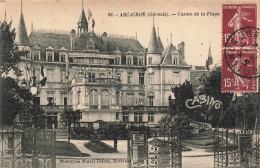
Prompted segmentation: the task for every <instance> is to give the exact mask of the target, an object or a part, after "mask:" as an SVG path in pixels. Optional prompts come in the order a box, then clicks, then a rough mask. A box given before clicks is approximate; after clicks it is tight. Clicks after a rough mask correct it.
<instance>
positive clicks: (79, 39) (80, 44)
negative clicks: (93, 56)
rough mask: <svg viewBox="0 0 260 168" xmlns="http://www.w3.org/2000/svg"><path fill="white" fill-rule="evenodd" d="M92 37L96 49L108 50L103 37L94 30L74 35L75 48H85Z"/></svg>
mask: <svg viewBox="0 0 260 168" xmlns="http://www.w3.org/2000/svg"><path fill="white" fill-rule="evenodd" d="M90 38H91V39H92V40H93V42H94V43H95V49H98V50H99V51H101V52H104V51H106V49H105V46H104V44H103V42H102V39H101V38H100V37H98V36H96V34H95V33H94V32H84V33H81V34H80V35H77V36H75V37H74V40H75V50H85V49H86V44H87V43H88V41H89V39H90Z"/></svg>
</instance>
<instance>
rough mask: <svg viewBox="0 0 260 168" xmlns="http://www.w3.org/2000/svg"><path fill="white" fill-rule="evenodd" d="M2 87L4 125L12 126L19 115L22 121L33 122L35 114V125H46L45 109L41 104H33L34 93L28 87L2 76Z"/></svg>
mask: <svg viewBox="0 0 260 168" xmlns="http://www.w3.org/2000/svg"><path fill="white" fill-rule="evenodd" d="M0 87H1V89H0V100H1V101H0V103H1V124H2V125H3V126H12V125H13V122H14V119H15V117H16V116H17V115H18V116H19V119H20V120H21V121H26V122H32V120H33V118H34V115H35V116H36V117H35V123H36V125H35V127H37V128H42V127H44V126H45V120H44V115H43V114H44V111H43V110H42V109H41V108H40V106H37V105H36V106H33V102H32V94H31V92H30V91H29V90H28V89H26V88H21V87H19V86H18V84H17V82H16V81H15V80H14V79H13V78H11V77H6V78H0Z"/></svg>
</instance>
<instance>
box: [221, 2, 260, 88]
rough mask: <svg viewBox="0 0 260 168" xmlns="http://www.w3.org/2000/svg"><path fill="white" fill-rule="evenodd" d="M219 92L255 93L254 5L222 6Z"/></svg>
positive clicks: (256, 46) (255, 9)
mask: <svg viewBox="0 0 260 168" xmlns="http://www.w3.org/2000/svg"><path fill="white" fill-rule="evenodd" d="M222 13H223V17H222V51H223V52H222V53H223V54H222V92H256V91H257V90H258V89H257V88H258V87H257V81H258V71H257V50H258V44H257V39H258V36H259V29H258V28H256V25H257V16H256V15H257V6H256V4H224V5H223V6H222Z"/></svg>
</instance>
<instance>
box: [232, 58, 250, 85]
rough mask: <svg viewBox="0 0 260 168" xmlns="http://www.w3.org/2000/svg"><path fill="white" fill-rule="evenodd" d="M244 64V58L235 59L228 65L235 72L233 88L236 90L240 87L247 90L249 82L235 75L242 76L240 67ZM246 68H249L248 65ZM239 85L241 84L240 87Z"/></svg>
mask: <svg viewBox="0 0 260 168" xmlns="http://www.w3.org/2000/svg"><path fill="white" fill-rule="evenodd" d="M244 62H245V58H242V57H237V58H236V59H235V60H234V61H233V62H232V64H231V65H230V67H232V68H233V69H234V71H235V72H236V73H234V78H235V79H234V80H235V81H234V86H236V87H237V88H236V89H240V86H241V87H243V88H244V87H246V89H248V86H249V83H250V80H248V79H246V78H243V77H241V76H239V75H237V74H240V75H242V68H241V67H242V64H243V63H244ZM248 66H250V65H248ZM228 70H229V71H231V70H230V68H228ZM240 83H241V85H240Z"/></svg>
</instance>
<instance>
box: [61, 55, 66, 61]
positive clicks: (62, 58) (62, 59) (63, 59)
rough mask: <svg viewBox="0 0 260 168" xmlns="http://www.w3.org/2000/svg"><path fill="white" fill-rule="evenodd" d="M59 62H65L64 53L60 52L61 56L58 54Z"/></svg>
mask: <svg viewBox="0 0 260 168" xmlns="http://www.w3.org/2000/svg"><path fill="white" fill-rule="evenodd" d="M60 62H65V55H64V54H61V56H60Z"/></svg>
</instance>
